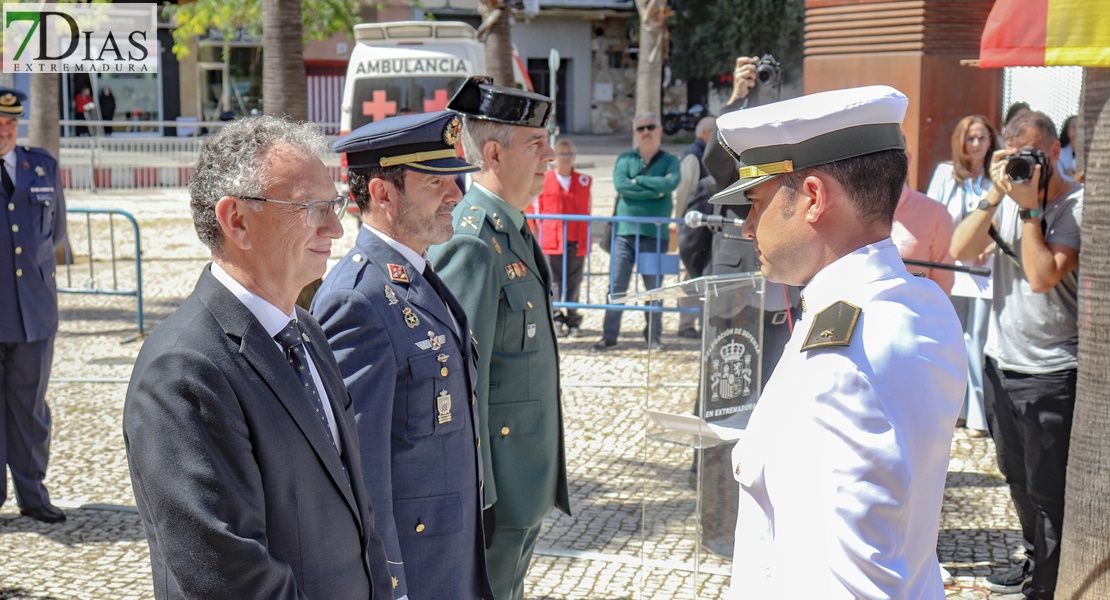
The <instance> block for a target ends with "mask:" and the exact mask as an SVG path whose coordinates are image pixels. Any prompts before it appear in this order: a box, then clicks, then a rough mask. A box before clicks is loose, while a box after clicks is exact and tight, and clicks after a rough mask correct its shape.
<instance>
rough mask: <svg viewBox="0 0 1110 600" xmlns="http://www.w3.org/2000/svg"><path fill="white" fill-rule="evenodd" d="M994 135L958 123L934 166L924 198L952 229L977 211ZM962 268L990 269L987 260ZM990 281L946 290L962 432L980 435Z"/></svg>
mask: <svg viewBox="0 0 1110 600" xmlns="http://www.w3.org/2000/svg"><path fill="white" fill-rule="evenodd" d="M997 140H998V136H997V135H996V133H995V130H994V127H992V126H991V124H990V121H988V120H987V118H986V117H984V116H982V115H971V116H967V117H964V118H963V119H960V122H959V123H957V124H956V128H955V130H953V132H952V160H951V162H943V163H941V164H939V165H937V168H936V171H934V172H933V178H932V180H931V181H930V182H929V190H928V192H927V193H926V195H928V196H929V197H930V198H933V199H934V200H937V201H938V202H940V203H941V204H944V205H945V207H947V208H948V214H950V215H951V216H952V225H953V226H956V225H958V224H959V223H960V221H962V220H963V219H964V217H966V216H967V215H968V214H970V213H972V212H974V211H976V210H978V208H979V202H980V201H982V200H983V199H984V198H985V197H986V195H987V191H988V190H990V188H991V178H990V173H989V171H988V168H989V165H988V161H989V160H990V156H991V155H992V154H993V153H994V151H995V150H996V149H997ZM956 264H963V265H965V266H987V267H989V266H990V263H989V259H987V260H985V261H984V260H977V261H975V262H974V263H970V264H969V263H961V262H959V261H956ZM990 302H991V287H990V278H989V277H981V276H973V275H969V274H966V273H956V279H955V282H954V283H953V285H952V305H953V306H954V307H955V308H956V313H957V314H958V315H959V316H960V322H961V323H962V324H963V327H964V340H965V342H966V343H967V358H968V382H967V397H966V406H965V409H964V410H965V412H964V414H965V415H966V426H967V428H968V433H969V434H970V435H972V436H974V437H981V436H983V435H986V430H987V420H986V417H985V416H984V414H983V345H984V344H986V341H987V321H988V318H989V316H990Z"/></svg>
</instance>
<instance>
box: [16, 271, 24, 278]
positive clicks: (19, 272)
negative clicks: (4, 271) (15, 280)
mask: <svg viewBox="0 0 1110 600" xmlns="http://www.w3.org/2000/svg"><path fill="white" fill-rule="evenodd" d="M15 276H16V277H23V269H16V270H15Z"/></svg>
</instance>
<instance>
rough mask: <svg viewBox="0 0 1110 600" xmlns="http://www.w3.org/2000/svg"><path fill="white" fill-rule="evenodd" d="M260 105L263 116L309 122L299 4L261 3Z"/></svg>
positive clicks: (273, 0) (283, 1) (278, 0)
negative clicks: (261, 103) (261, 105)
mask: <svg viewBox="0 0 1110 600" xmlns="http://www.w3.org/2000/svg"><path fill="white" fill-rule="evenodd" d="M262 35H263V38H262V101H263V109H264V110H265V112H266V114H271V115H288V116H289V117H290V118H292V119H294V120H297V121H304V120H306V119H308V84H307V83H306V79H305V68H304V36H303V35H302V31H301V3H300V1H299V0H262Z"/></svg>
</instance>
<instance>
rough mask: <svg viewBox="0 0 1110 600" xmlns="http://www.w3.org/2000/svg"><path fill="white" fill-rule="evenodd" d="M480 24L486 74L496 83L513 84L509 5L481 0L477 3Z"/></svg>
mask: <svg viewBox="0 0 1110 600" xmlns="http://www.w3.org/2000/svg"><path fill="white" fill-rule="evenodd" d="M478 14H480V15H482V24H481V25H480V26H479V27H478V39H480V40H482V42H483V43H484V44H485V45H486V75H489V76H490V77H493V82H494V83H496V84H497V85H506V86H511V85H513V39H512V28H511V21H510V16H511V13H510V11H509V7H508V6H505V4H504V2H501V0H482V2H481V4H479V5H478Z"/></svg>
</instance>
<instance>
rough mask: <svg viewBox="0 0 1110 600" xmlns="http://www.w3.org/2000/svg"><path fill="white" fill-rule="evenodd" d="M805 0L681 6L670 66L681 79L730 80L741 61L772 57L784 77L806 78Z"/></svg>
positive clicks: (700, 1) (723, 0)
mask: <svg viewBox="0 0 1110 600" xmlns="http://www.w3.org/2000/svg"><path fill="white" fill-rule="evenodd" d="M804 18H805V0H676V1H675V14H674V16H673V17H672V18H671V20H670V23H669V24H670V31H671V55H670V61H669V62H670V66H671V70H672V71H673V73H674V76H675V77H677V78H679V79H686V80H689V79H696V78H706V79H713V78H714V77H717V76H719V75H723V74H731V73H732V69H733V66H734V65H735V62H736V57H737V56H763V55H764V54H773V55H774V56H775V59H776V60H778V61H779V64H781V65H782V68H783V72H784V75H785V76H786V77H787V78H788V79H789V78H791V77H800V76H801V73H802V28H803V25H804Z"/></svg>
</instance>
